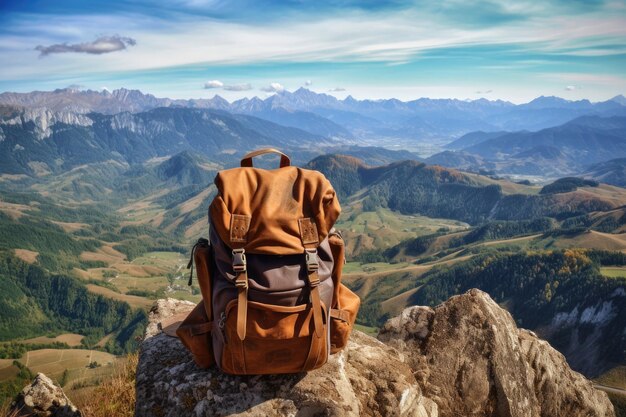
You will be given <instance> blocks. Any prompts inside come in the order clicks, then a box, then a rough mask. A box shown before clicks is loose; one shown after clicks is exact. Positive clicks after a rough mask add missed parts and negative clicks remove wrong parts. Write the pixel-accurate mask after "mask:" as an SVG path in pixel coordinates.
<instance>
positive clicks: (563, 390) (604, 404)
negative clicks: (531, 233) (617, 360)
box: [379, 289, 615, 417]
mask: <svg viewBox="0 0 626 417" xmlns="http://www.w3.org/2000/svg"><path fill="white" fill-rule="evenodd" d="M379 339H380V340H382V341H384V342H386V343H387V344H389V345H390V346H393V347H395V348H396V349H397V350H398V351H399V352H402V353H404V354H405V356H406V358H407V359H408V362H409V364H410V366H411V367H412V368H413V369H414V371H415V376H416V378H417V380H418V382H419V384H420V387H421V388H422V390H423V395H425V396H427V397H429V398H431V399H432V400H433V401H435V403H437V405H438V407H439V412H440V415H441V416H458V415H463V416H501V417H528V416H551V417H559V416H563V417H566V416H567V417H573V416H598V417H599V416H614V415H615V413H614V411H613V406H612V405H611V403H610V402H609V400H608V398H607V395H606V394H605V393H603V392H601V391H598V390H596V389H594V388H593V386H592V384H591V382H590V381H588V380H587V379H586V378H585V377H583V376H582V375H580V374H578V373H576V372H574V371H572V370H571V369H570V368H569V366H568V364H567V362H566V360H565V358H564V356H563V355H562V354H560V353H559V352H557V351H556V350H555V349H553V348H552V347H551V346H550V345H549V344H548V343H547V342H545V341H543V340H541V339H539V338H538V337H537V336H536V335H535V334H534V333H533V332H530V331H527V330H522V329H518V328H517V327H516V325H515V322H514V321H513V318H512V317H511V315H510V314H509V313H508V312H507V311H506V310H504V309H502V308H500V307H499V306H498V305H497V304H496V303H495V302H494V301H493V300H492V299H491V298H490V297H489V295H487V294H486V293H484V292H482V291H480V290H476V289H473V290H470V291H468V292H467V293H466V294H463V295H459V296H455V297H452V298H450V299H449V300H448V301H446V302H445V303H443V304H441V305H439V306H438V307H436V308H434V309H432V308H429V307H411V308H407V309H406V310H404V311H403V312H402V314H401V315H400V316H398V317H395V318H393V319H391V320H389V321H388V322H387V323H386V324H385V325H384V326H383V328H382V329H381V331H380V334H379Z"/></svg>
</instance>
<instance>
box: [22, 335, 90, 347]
mask: <svg viewBox="0 0 626 417" xmlns="http://www.w3.org/2000/svg"><path fill="white" fill-rule="evenodd" d="M83 337H84V336H83V335H82V334H76V333H64V334H60V335H58V336H56V337H48V336H39V337H33V338H31V339H26V340H22V341H21V343H29V344H45V343H54V342H60V343H65V344H67V345H68V346H72V347H73V346H80V341H81V340H82V339H83Z"/></svg>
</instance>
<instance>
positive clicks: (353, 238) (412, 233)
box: [336, 205, 469, 256]
mask: <svg viewBox="0 0 626 417" xmlns="http://www.w3.org/2000/svg"><path fill="white" fill-rule="evenodd" d="M336 227H337V229H339V230H341V232H342V234H343V236H344V238H345V241H346V252H347V254H348V256H350V255H356V254H359V253H362V252H365V251H370V250H375V249H384V248H388V247H391V246H394V245H396V244H398V243H400V242H401V241H403V240H406V239H409V238H415V237H417V236H423V235H428V234H431V233H434V232H437V231H440V230H446V231H457V230H465V229H467V228H468V227H469V225H468V224H466V223H463V222H460V221H456V220H447V219H434V218H430V217H425V216H419V215H404V214H400V213H397V212H393V211H391V210H389V209H386V208H380V209H378V210H376V211H375V212H371V211H367V212H363V211H361V209H360V208H358V207H357V206H356V205H353V206H348V207H347V208H345V209H344V212H343V213H342V214H341V218H340V220H339V222H337V226H336Z"/></svg>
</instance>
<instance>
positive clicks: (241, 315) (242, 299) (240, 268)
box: [233, 248, 248, 341]
mask: <svg viewBox="0 0 626 417" xmlns="http://www.w3.org/2000/svg"><path fill="white" fill-rule="evenodd" d="M233 271H234V272H235V274H236V276H235V286H236V287H237V291H238V295H237V336H239V340H242V341H243V340H245V338H246V327H247V322H248V269H247V262H246V251H245V249H243V248H241V249H233Z"/></svg>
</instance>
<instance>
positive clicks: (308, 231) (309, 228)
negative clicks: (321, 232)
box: [298, 217, 319, 245]
mask: <svg viewBox="0 0 626 417" xmlns="http://www.w3.org/2000/svg"><path fill="white" fill-rule="evenodd" d="M298 225H299V226H300V238H301V239H302V243H303V244H304V245H307V244H310V243H319V237H318V235H317V225H316V224H315V221H314V220H313V219H312V218H310V217H306V218H303V219H298Z"/></svg>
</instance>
